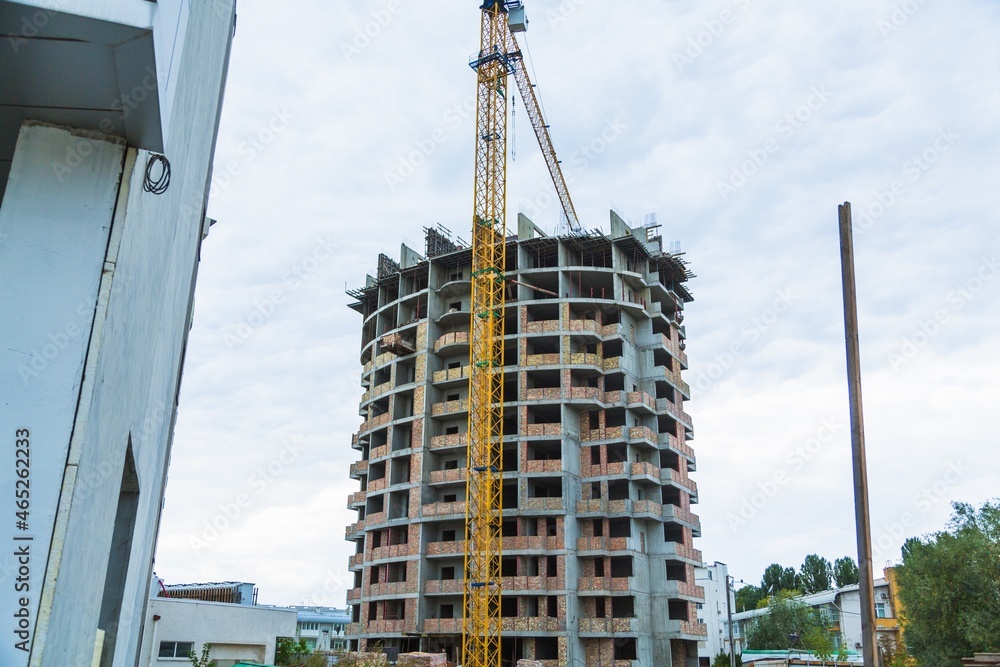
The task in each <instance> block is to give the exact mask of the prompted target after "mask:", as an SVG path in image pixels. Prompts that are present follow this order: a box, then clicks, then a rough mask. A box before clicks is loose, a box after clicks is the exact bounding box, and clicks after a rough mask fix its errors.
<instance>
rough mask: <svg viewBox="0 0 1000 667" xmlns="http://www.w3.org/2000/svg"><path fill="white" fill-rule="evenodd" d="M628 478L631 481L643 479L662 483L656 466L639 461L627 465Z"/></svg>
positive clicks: (660, 474)
mask: <svg viewBox="0 0 1000 667" xmlns="http://www.w3.org/2000/svg"><path fill="white" fill-rule="evenodd" d="M629 477H631V478H632V479H636V478H639V479H645V480H649V481H653V482H662V473H661V471H660V468H659V467H658V466H655V465H653V464H652V463H647V462H645V461H641V462H639V463H630V464H629Z"/></svg>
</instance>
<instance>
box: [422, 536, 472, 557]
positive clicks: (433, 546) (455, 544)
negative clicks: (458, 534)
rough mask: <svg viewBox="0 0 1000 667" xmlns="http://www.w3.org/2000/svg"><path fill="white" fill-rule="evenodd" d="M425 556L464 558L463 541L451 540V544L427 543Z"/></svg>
mask: <svg viewBox="0 0 1000 667" xmlns="http://www.w3.org/2000/svg"><path fill="white" fill-rule="evenodd" d="M427 556H428V557H433V556H447V557H454V556H465V540H453V541H451V542H428V543H427Z"/></svg>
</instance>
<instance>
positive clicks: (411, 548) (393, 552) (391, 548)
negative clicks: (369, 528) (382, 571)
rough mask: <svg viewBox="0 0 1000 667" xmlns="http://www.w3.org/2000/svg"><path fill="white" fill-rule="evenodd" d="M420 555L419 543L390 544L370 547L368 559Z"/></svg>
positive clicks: (375, 559)
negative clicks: (370, 551)
mask: <svg viewBox="0 0 1000 667" xmlns="http://www.w3.org/2000/svg"><path fill="white" fill-rule="evenodd" d="M419 555H420V545H419V544H390V545H388V546H384V547H376V548H374V549H372V553H371V557H370V558H369V560H371V561H377V560H389V559H391V558H409V557H410V556H419Z"/></svg>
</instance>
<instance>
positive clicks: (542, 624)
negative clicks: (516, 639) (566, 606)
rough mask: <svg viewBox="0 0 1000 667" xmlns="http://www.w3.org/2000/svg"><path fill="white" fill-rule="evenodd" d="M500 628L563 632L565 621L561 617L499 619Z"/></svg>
mask: <svg viewBox="0 0 1000 667" xmlns="http://www.w3.org/2000/svg"><path fill="white" fill-rule="evenodd" d="M500 629H501V631H502V632H504V633H508V632H563V631H565V630H566V621H565V620H564V619H561V618H537V617H528V618H525V617H518V618H503V619H501V620H500Z"/></svg>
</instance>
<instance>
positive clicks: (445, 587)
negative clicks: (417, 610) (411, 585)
mask: <svg viewBox="0 0 1000 667" xmlns="http://www.w3.org/2000/svg"><path fill="white" fill-rule="evenodd" d="M464 592H465V587H464V585H463V583H462V580H461V579H432V580H429V581H427V582H426V583H425V584H424V594H426V595H462V594H463V593H464Z"/></svg>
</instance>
